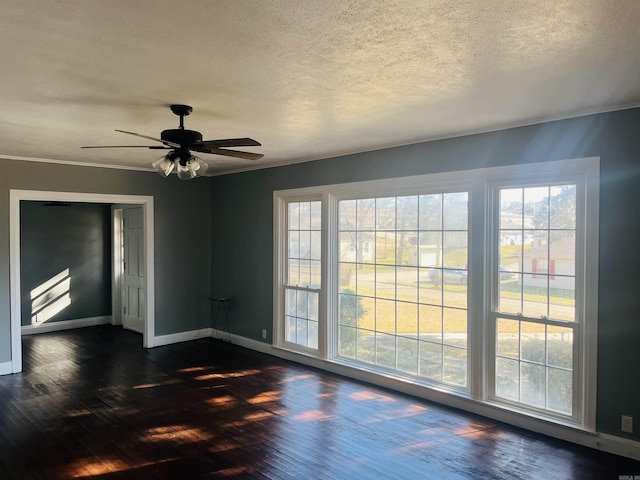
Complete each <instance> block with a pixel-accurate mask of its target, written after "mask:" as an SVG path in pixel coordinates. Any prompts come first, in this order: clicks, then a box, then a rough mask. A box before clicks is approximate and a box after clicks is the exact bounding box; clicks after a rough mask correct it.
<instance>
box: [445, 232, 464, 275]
mask: <svg viewBox="0 0 640 480" xmlns="http://www.w3.org/2000/svg"><path fill="white" fill-rule="evenodd" d="M442 240H443V247H442V250H443V256H444V263H443V265H444V267H459V268H464V269H466V268H467V263H468V256H467V232H444V234H443V236H442Z"/></svg>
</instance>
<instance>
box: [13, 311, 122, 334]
mask: <svg viewBox="0 0 640 480" xmlns="http://www.w3.org/2000/svg"><path fill="white" fill-rule="evenodd" d="M110 323H111V315H103V316H100V317H90V318H77V319H75V320H62V321H60V322H49V323H39V324H36V325H23V326H22V327H21V331H22V335H34V334H37V333H46V332H57V331H59V330H70V329H72V328H83V327H95V326H97V325H107V324H110Z"/></svg>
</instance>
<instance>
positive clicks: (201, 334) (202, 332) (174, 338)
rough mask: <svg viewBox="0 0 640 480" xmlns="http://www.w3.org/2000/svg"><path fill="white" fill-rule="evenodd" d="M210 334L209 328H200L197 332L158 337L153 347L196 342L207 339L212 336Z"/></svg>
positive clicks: (211, 330) (211, 331)
mask: <svg viewBox="0 0 640 480" xmlns="http://www.w3.org/2000/svg"><path fill="white" fill-rule="evenodd" d="M212 333H213V329H211V328H201V329H199V330H189V331H187V332H178V333H170V334H168V335H160V336H158V337H155V339H154V343H153V345H154V346H155V347H162V346H164V345H171V344H172V343H180V342H190V341H191V340H198V339H199V338H209V337H211V336H212Z"/></svg>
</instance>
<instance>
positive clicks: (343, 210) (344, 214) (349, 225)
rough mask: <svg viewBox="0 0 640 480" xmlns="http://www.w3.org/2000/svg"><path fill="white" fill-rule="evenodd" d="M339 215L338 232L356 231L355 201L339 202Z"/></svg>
mask: <svg viewBox="0 0 640 480" xmlns="http://www.w3.org/2000/svg"><path fill="white" fill-rule="evenodd" d="M339 215H340V230H342V231H350V230H355V229H356V218H357V210H356V201H355V200H344V201H342V202H340V209H339Z"/></svg>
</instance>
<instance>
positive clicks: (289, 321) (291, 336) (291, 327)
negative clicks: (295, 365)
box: [284, 315, 298, 343]
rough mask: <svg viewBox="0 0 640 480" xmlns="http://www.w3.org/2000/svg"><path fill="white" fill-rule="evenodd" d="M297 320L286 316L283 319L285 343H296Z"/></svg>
mask: <svg viewBox="0 0 640 480" xmlns="http://www.w3.org/2000/svg"><path fill="white" fill-rule="evenodd" d="M297 322H298V320H297V318H296V317H292V316H289V315H287V316H286V317H285V333H284V338H285V340H286V341H287V342H291V343H296V332H297V330H298V327H297Z"/></svg>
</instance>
